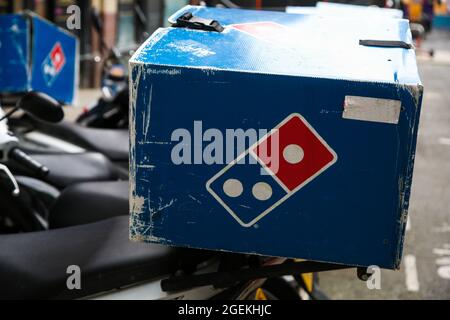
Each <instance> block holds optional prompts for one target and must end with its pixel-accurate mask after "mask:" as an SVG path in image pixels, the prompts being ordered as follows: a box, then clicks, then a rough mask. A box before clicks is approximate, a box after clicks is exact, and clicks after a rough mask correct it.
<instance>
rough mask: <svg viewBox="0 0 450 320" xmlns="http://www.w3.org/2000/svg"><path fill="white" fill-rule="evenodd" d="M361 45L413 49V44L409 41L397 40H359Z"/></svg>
mask: <svg viewBox="0 0 450 320" xmlns="http://www.w3.org/2000/svg"><path fill="white" fill-rule="evenodd" d="M359 44H360V45H361V46H368V47H382V48H402V49H413V48H414V46H413V45H412V44H411V43H407V42H405V41H397V40H359Z"/></svg>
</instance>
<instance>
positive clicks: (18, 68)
mask: <svg viewBox="0 0 450 320" xmlns="http://www.w3.org/2000/svg"><path fill="white" fill-rule="evenodd" d="M28 30H29V20H28V19H26V18H24V17H23V16H20V15H0V91H2V92H16V91H26V90H27V89H28V76H29V72H28V71H29V67H30V64H29V59H30V50H29V41H30V38H29V32H28Z"/></svg>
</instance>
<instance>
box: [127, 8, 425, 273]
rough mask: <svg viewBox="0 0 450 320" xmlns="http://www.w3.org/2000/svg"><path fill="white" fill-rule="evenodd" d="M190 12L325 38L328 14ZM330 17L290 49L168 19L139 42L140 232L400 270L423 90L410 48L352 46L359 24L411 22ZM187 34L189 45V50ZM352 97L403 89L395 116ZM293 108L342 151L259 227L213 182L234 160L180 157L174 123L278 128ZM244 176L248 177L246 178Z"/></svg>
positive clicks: (403, 34)
mask: <svg viewBox="0 0 450 320" xmlns="http://www.w3.org/2000/svg"><path fill="white" fill-rule="evenodd" d="M186 10H189V11H193V12H194V14H195V15H198V16H200V17H202V18H214V19H216V20H218V21H220V22H221V23H224V24H225V25H230V24H233V23H242V22H251V21H255V20H258V21H276V22H277V23H280V24H286V25H290V26H292V27H293V26H294V25H295V29H296V30H297V31H298V32H299V33H300V34H301V33H303V34H307V33H308V32H311V34H310V36H309V38H311V37H312V36H313V35H316V36H317V32H318V31H317V29H314V28H312V26H315V25H316V26H320V23H322V20H320V21H314V18H312V17H307V16H299V15H286V14H281V13H267V12H254V11H235V10H220V9H204V8H197V7H187V8H186V9H183V10H182V11H181V12H183V11H186ZM394 21H395V23H394ZM319 22H320V23H319ZM327 23H329V26H328V27H331V26H333V28H332V29H330V28H328V29H327V30H328V32H331V31H330V30H332V31H333V32H332V33H330V34H329V35H328V36H324V38H321V39H320V41H316V42H313V44H314V45H313V44H312V43H311V42H309V43H304V44H303V45H302V46H299V45H298V43H297V42H295V43H293V44H292V46H290V45H289V43H287V44H286V46H285V47H280V45H277V44H276V43H275V44H274V43H269V42H266V41H261V40H259V39H254V38H252V37H244V35H242V34H239V33H237V31H236V32H234V31H235V30H231V31H228V32H225V33H222V34H220V33H209V32H203V31H194V30H184V29H174V28H169V29H160V30H158V31H157V32H156V33H155V34H154V35H153V36H152V37H151V38H150V39H149V40H148V41H147V42H146V44H144V45H143V46H142V48H141V49H140V50H139V51H138V52H137V53H136V55H135V56H134V57H133V59H132V60H131V63H130V67H131V72H130V74H131V137H130V138H131V152H130V157H131V169H130V175H131V178H130V179H131V182H130V184H131V189H130V196H131V238H132V239H134V240H138V241H148V242H152V243H161V244H167V245H176V246H182V247H193V248H202V249H212V250H224V251H232V252H241V253H253V254H254V253H256V254H260V255H267V256H282V257H292V258H302V259H308V260H316V261H326V262H334V263H340V264H349V265H359V266H369V265H378V266H380V267H384V268H390V269H395V268H398V267H399V264H400V260H401V251H402V246H403V237H404V227H405V223H406V219H405V216H406V215H407V210H408V204H409V197H410V189H411V183H412V174H413V166H414V155H415V148H416V139H417V130H418V124H419V117H420V109H421V102H422V95H423V89H422V86H421V84H420V79H419V77H418V74H417V67H416V62H415V56H414V52H413V50H405V49H383V48H369V47H364V48H360V47H358V46H354V45H351V48H348V47H347V45H348V44H349V43H353V42H357V41H358V40H359V38H360V36H361V35H364V37H365V38H376V37H378V38H384V37H387V36H389V37H390V39H403V40H405V41H409V40H410V33H409V29H408V28H406V27H405V25H404V23H405V22H404V21H403V20H393V22H389V23H387V26H383V27H380V26H378V28H380V29H381V30H382V31H377V30H376V28H374V27H372V26H367V25H366V24H362V23H361V21H359V24H358V26H359V27H358V28H357V29H349V32H347V33H343V32H342V30H343V29H346V28H347V27H348V26H349V25H350V22H348V21H342V20H332V22H327ZM385 27H389V28H394V29H393V30H391V32H385V31H383V30H385ZM346 30H347V29H346ZM324 35H325V34H324ZM369 35H371V37H369ZM305 37H306V36H305ZM330 38H335V39H333V40H332V44H333V45H332V46H329V45H330V43H329V42H328V41H327V40H328V39H330ZM351 39H352V41H350V40H351ZM330 41H331V40H330ZM181 44H188V46H189V48H185V49H182V50H180V48H179V46H180V45H181ZM353 50H356V51H355V52H353ZM199 52H204V53H205V54H200V55H198V54H195V53H199ZM206 52H210V53H214V54H206ZM306 53H308V54H306ZM346 53H349V55H350V56H351V57H349V55H346ZM317 55H319V56H317ZM355 57H359V58H360V60H358V61H355ZM387 57H390V59H391V61H388V59H386V58H387ZM369 61H372V62H373V63H372V64H368V63H369ZM363 64H367V65H364V66H363V67H362V65H363ZM395 74H397V78H396V77H395V76H394V75H395ZM346 96H362V97H372V98H382V99H393V100H400V101H401V102H402V111H401V114H400V119H399V123H398V125H393V124H386V123H374V122H366V121H354V120H345V119H343V110H344V108H343V103H344V100H345V97H346ZM292 113H300V114H301V115H302V116H303V117H304V118H305V119H307V121H308V122H309V123H310V124H311V125H312V126H313V127H314V128H315V130H316V131H317V132H319V133H320V135H321V136H322V137H323V139H324V140H325V141H326V142H327V143H328V144H329V145H330V146H331V147H332V148H333V149H334V151H335V152H336V153H337V155H338V157H339V161H338V162H337V163H336V164H335V165H333V167H331V168H330V169H328V170H327V171H326V172H325V173H323V174H322V175H320V176H319V177H318V178H317V179H315V180H314V181H313V182H311V183H310V184H308V185H307V186H306V187H305V188H303V189H302V190H301V191H300V192H298V193H296V194H295V195H294V196H293V197H292V198H290V199H289V200H288V201H287V202H285V203H284V204H282V205H281V206H279V207H278V208H277V209H275V210H274V211H273V212H272V213H270V214H269V215H268V216H266V217H265V218H264V219H263V220H261V221H259V222H258V224H257V226H255V227H253V228H243V227H242V226H241V225H239V224H238V223H236V221H235V220H234V219H233V218H232V217H231V216H230V215H229V214H228V213H227V212H226V210H225V209H224V208H223V207H222V206H221V205H220V204H219V203H218V202H217V201H216V200H215V199H214V198H213V197H212V196H211V195H210V194H209V193H208V192H207V189H206V183H207V181H208V180H209V179H210V178H211V177H213V176H215V175H216V174H217V173H218V172H219V171H220V170H222V169H223V168H224V166H225V165H211V166H207V165H194V166H177V165H175V164H173V162H172V159H171V151H172V148H173V147H174V144H175V143H173V142H172V141H171V135H172V133H173V131H174V130H176V129H178V128H186V129H192V127H193V123H194V121H198V120H201V121H203V126H204V129H205V130H206V129H209V128H215V129H219V130H221V131H222V132H225V130H226V129H237V128H241V129H244V130H247V129H272V128H274V127H275V126H276V125H277V124H278V123H279V122H280V121H282V120H283V119H285V118H286V117H287V116H288V115H290V114H292ZM205 145H206V144H205ZM243 176H245V177H242V178H243V181H244V182H245V181H246V180H245V179H250V178H249V177H246V175H245V174H243Z"/></svg>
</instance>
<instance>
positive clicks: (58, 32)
mask: <svg viewBox="0 0 450 320" xmlns="http://www.w3.org/2000/svg"><path fill="white" fill-rule="evenodd" d="M0 42H1V46H0V53H1V61H0V93H22V92H26V91H29V90H34V91H40V92H44V93H47V94H49V95H50V96H52V97H53V98H55V99H57V100H59V101H61V102H63V103H66V104H71V103H73V101H74V99H75V96H76V91H77V85H78V83H77V81H78V40H77V38H76V37H75V36H73V35H71V34H70V33H68V32H66V31H64V30H62V29H60V28H58V27H56V26H55V25H53V24H51V23H49V22H47V21H46V20H43V19H41V18H39V17H38V16H35V15H33V14H27V15H22V14H16V15H0Z"/></svg>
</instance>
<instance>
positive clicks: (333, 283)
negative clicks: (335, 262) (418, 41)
mask: <svg viewBox="0 0 450 320" xmlns="http://www.w3.org/2000/svg"><path fill="white" fill-rule="evenodd" d="M423 48H434V49H435V50H436V54H435V58H433V59H430V58H428V57H426V56H425V55H424V54H421V53H418V56H419V57H418V61H419V69H420V72H421V78H422V82H423V84H424V87H425V97H424V103H423V111H422V116H421V125H420V132H419V141H418V148H417V155H416V163H415V171H414V181H413V189H412V196H411V206H410V211H409V212H410V220H409V230H408V232H407V236H406V245H405V250H404V259H403V264H402V268H401V270H400V271H382V272H381V278H380V279H381V289H379V290H377V289H374V290H370V289H368V288H367V285H366V283H364V282H362V281H360V280H358V279H357V277H356V272H355V271H338V272H329V273H323V274H321V276H320V287H321V290H322V291H323V292H324V293H325V294H327V295H328V296H329V297H330V298H331V299H450V31H449V32H448V33H445V32H433V33H432V34H431V35H430V36H429V37H428V39H427V40H426V42H425V43H424V44H423Z"/></svg>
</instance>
